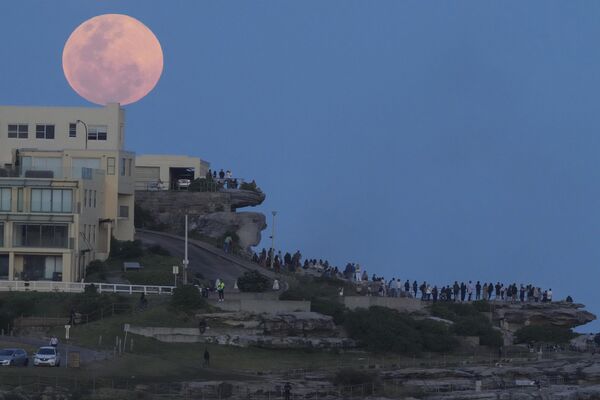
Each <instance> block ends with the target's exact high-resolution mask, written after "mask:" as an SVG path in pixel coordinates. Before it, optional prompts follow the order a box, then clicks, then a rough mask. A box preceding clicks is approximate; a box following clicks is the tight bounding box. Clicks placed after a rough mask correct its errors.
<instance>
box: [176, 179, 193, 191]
mask: <svg viewBox="0 0 600 400" xmlns="http://www.w3.org/2000/svg"><path fill="white" fill-rule="evenodd" d="M191 184H192V180H191V179H178V180H177V189H179V190H181V189H188V188H189V187H190V185H191Z"/></svg>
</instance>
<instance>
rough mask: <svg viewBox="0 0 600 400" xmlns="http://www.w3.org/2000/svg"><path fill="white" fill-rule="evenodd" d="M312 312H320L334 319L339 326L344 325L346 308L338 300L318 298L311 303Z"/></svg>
mask: <svg viewBox="0 0 600 400" xmlns="http://www.w3.org/2000/svg"><path fill="white" fill-rule="evenodd" d="M310 311H314V312H318V313H321V314H325V315H330V316H332V317H333V322H335V323H336V324H337V325H340V324H342V323H344V317H345V313H346V307H345V306H344V305H343V304H342V303H340V302H339V301H337V300H330V299H326V298H322V297H317V298H315V299H314V300H312V301H311V305H310Z"/></svg>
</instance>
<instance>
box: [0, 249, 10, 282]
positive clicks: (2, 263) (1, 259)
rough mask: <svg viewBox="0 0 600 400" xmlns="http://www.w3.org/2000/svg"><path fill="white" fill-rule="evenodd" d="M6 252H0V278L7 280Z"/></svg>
mask: <svg viewBox="0 0 600 400" xmlns="http://www.w3.org/2000/svg"><path fill="white" fill-rule="evenodd" d="M8 278H9V277H8V254H0V279H2V280H8Z"/></svg>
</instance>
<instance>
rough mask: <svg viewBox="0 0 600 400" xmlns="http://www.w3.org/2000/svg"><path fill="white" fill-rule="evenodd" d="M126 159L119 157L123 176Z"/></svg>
mask: <svg viewBox="0 0 600 400" xmlns="http://www.w3.org/2000/svg"><path fill="white" fill-rule="evenodd" d="M126 161H127V159H125V158H121V176H125V172H126V171H125V170H126V169H127V164H126Z"/></svg>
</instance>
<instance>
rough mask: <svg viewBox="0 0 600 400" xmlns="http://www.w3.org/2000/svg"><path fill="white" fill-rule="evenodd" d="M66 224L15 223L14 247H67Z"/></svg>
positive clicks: (67, 229) (67, 230)
mask: <svg viewBox="0 0 600 400" xmlns="http://www.w3.org/2000/svg"><path fill="white" fill-rule="evenodd" d="M68 233H69V226H68V225H41V224H15V229H14V245H15V247H46V248H64V249H66V248H68V247H69V238H68Z"/></svg>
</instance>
